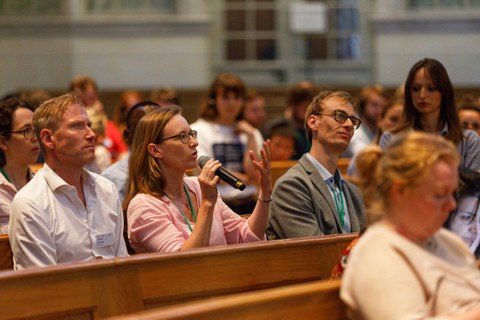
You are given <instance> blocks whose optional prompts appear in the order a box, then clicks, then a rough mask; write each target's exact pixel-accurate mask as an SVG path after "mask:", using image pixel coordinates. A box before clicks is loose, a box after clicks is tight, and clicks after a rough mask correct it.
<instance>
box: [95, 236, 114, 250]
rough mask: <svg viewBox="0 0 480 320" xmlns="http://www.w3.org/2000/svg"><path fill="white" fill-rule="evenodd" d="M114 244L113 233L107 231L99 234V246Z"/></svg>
mask: <svg viewBox="0 0 480 320" xmlns="http://www.w3.org/2000/svg"><path fill="white" fill-rule="evenodd" d="M111 245H113V234H111V233H107V234H102V235H99V236H97V248H102V247H108V246H111Z"/></svg>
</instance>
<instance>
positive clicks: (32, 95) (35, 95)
mask: <svg viewBox="0 0 480 320" xmlns="http://www.w3.org/2000/svg"><path fill="white" fill-rule="evenodd" d="M18 98H19V99H20V100H22V101H24V102H26V103H28V104H29V105H31V106H32V107H33V109H37V108H38V107H39V106H40V105H41V104H42V103H43V102H44V101H46V100H48V99H50V98H52V96H51V95H50V93H49V92H48V91H47V90H44V89H33V90H22V91H20V94H19V96H18Z"/></svg>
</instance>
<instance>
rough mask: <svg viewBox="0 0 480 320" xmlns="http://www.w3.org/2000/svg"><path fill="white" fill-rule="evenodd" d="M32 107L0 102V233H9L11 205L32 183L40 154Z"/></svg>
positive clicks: (17, 103) (8, 100) (12, 99)
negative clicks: (24, 187)
mask: <svg viewBox="0 0 480 320" xmlns="http://www.w3.org/2000/svg"><path fill="white" fill-rule="evenodd" d="M33 111H34V110H33V107H32V106H30V105H29V104H27V103H25V102H23V101H21V100H18V99H17V98H10V99H7V100H4V101H2V102H0V172H1V175H0V228H1V229H0V231H1V232H0V233H7V226H8V221H9V216H10V205H11V202H12V200H13V197H14V196H15V194H16V193H17V191H18V190H20V188H22V187H23V186H24V185H26V184H27V183H28V181H30V179H32V177H33V174H34V173H33V171H32V170H31V169H30V168H29V165H32V164H34V163H35V162H36V160H37V157H38V152H39V147H38V143H37V138H36V137H35V131H34V129H33V124H32V119H33Z"/></svg>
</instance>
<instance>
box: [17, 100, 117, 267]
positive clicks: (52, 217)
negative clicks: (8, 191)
mask: <svg viewBox="0 0 480 320" xmlns="http://www.w3.org/2000/svg"><path fill="white" fill-rule="evenodd" d="M33 126H34V128H35V133H36V136H37V139H38V141H39V144H40V148H41V150H42V152H43V153H44V155H45V161H46V162H45V164H44V166H43V168H42V169H40V170H39V171H38V172H37V173H36V174H35V176H34V177H33V179H32V180H30V182H29V183H28V184H27V185H25V186H24V187H23V188H22V189H21V190H19V191H18V192H17V194H16V195H15V198H14V199H13V202H12V209H11V212H10V223H9V238H10V245H11V247H12V252H13V260H14V265H15V269H24V268H29V267H33V266H46V265H51V264H57V263H62V262H71V261H87V260H93V259H98V258H113V257H117V256H125V255H127V251H126V246H125V241H124V239H123V214H122V207H121V203H120V201H119V200H118V197H116V194H117V189H116V188H115V186H114V185H113V183H111V182H110V181H108V180H107V179H105V178H103V177H101V176H99V175H97V174H94V173H91V172H89V171H87V170H84V169H83V166H84V165H86V164H87V163H89V162H91V161H92V160H93V159H94V157H95V134H94V133H93V131H92V129H90V120H89V119H88V115H87V112H86V111H85V107H84V106H83V104H82V102H81V100H80V98H79V97H78V96H77V95H76V94H75V93H68V94H65V95H62V96H60V97H57V98H53V99H50V100H47V101H45V102H44V103H43V104H42V105H41V106H40V107H39V108H38V109H37V110H35V113H34V115H33Z"/></svg>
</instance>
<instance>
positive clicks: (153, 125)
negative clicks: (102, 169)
mask: <svg viewBox="0 0 480 320" xmlns="http://www.w3.org/2000/svg"><path fill="white" fill-rule="evenodd" d="M181 112H182V109H181V108H180V107H179V106H170V107H165V108H162V109H158V110H154V111H152V112H150V113H148V114H146V115H145V116H144V117H143V118H142V119H140V121H139V122H138V124H137V127H136V128H135V133H134V135H133V141H132V145H131V151H130V159H129V161H128V179H127V192H126V196H125V200H124V201H123V210H124V211H125V210H126V209H127V207H128V204H129V203H130V201H131V200H132V199H133V197H134V196H135V195H136V194H137V193H146V194H150V195H153V196H157V197H158V196H161V195H163V194H164V192H163V190H164V189H165V187H166V185H165V183H166V182H165V178H164V174H163V172H162V169H161V168H160V166H159V165H158V163H157V160H156V159H155V158H154V157H153V156H152V155H151V154H150V153H149V152H148V145H149V144H150V143H159V141H160V140H161V139H162V137H163V130H164V129H165V126H166V125H167V123H168V122H169V121H170V120H171V119H172V118H173V117H174V116H175V115H177V114H181Z"/></svg>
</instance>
